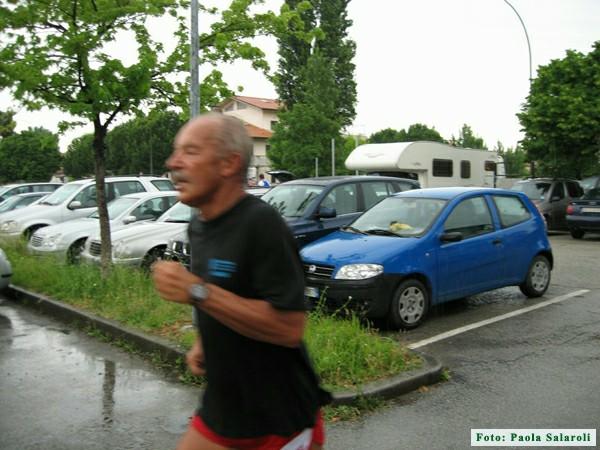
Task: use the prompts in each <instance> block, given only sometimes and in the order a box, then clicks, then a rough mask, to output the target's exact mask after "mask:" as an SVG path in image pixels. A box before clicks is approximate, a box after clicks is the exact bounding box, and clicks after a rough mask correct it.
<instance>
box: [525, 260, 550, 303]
mask: <svg viewBox="0 0 600 450" xmlns="http://www.w3.org/2000/svg"><path fill="white" fill-rule="evenodd" d="M551 270H552V269H551V268H550V261H548V258H546V257H545V256H543V255H537V256H536V257H535V258H533V261H532V262H531V265H530V266H529V270H528V271H527V278H525V281H523V283H521V285H520V286H519V289H521V292H522V293H523V294H525V295H526V296H527V297H541V296H542V295H544V293H545V292H546V290H547V289H548V286H549V285H550V272H551Z"/></svg>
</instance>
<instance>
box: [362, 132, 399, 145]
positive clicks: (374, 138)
mask: <svg viewBox="0 0 600 450" xmlns="http://www.w3.org/2000/svg"><path fill="white" fill-rule="evenodd" d="M400 136H401V135H400V131H398V130H394V129H393V128H385V129H383V130H379V131H376V132H375V133H373V134H372V135H371V136H369V143H370V144H384V143H386V142H400Z"/></svg>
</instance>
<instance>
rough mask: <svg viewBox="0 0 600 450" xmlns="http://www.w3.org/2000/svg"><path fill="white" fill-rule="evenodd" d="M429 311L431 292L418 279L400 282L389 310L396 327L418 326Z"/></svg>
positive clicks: (390, 320) (406, 328) (392, 323)
mask: <svg viewBox="0 0 600 450" xmlns="http://www.w3.org/2000/svg"><path fill="white" fill-rule="evenodd" d="M428 311H429V292H428V291H427V288H426V287H425V286H424V285H423V283H421V282H420V281H419V280H416V279H409V280H405V281H403V282H402V283H400V286H398V289H396V293H395V294H394V298H393V300H392V304H391V306H390V312H389V316H388V319H389V322H390V324H391V325H392V326H393V327H395V328H403V329H405V330H409V329H412V328H416V327H418V326H419V325H420V324H421V322H423V320H424V319H425V316H426V315H427V312H428Z"/></svg>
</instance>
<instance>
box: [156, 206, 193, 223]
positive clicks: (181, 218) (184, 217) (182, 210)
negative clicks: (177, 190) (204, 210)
mask: <svg viewBox="0 0 600 450" xmlns="http://www.w3.org/2000/svg"><path fill="white" fill-rule="evenodd" d="M192 213H193V210H192V208H191V207H189V206H188V205H186V204H185V203H181V202H179V203H176V204H175V206H173V207H171V208H170V209H169V210H168V211H167V212H165V213H164V214H163V215H162V216H160V218H159V219H158V222H180V223H187V222H189V221H190V220H191V218H192Z"/></svg>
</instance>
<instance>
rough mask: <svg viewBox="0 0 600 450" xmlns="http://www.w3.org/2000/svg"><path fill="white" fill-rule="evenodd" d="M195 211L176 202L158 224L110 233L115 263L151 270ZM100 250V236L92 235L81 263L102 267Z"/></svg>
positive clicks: (141, 225) (137, 225)
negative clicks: (170, 240)
mask: <svg viewBox="0 0 600 450" xmlns="http://www.w3.org/2000/svg"><path fill="white" fill-rule="evenodd" d="M194 211H195V210H194V209H192V208H190V207H189V206H187V205H185V204H183V203H177V204H176V205H175V206H173V207H172V208H171V209H170V210H168V211H167V212H166V213H164V214H163V215H162V216H161V217H160V218H159V219H158V220H157V221H156V222H148V223H139V224H134V225H132V226H130V227H126V228H122V229H120V230H116V231H115V232H114V233H111V240H112V261H113V263H115V264H120V265H128V266H139V267H142V268H144V269H148V268H150V266H151V265H152V263H153V262H154V261H157V260H159V259H162V257H163V255H164V253H165V250H166V248H167V244H168V242H169V239H171V238H172V237H173V236H175V235H178V234H180V233H182V232H183V231H184V230H185V229H186V228H187V226H188V223H189V221H190V219H191V217H192V214H194ZM100 251H101V242H100V236H99V234H96V235H93V236H90V238H89V239H88V240H87V241H86V243H85V248H84V250H83V253H82V254H81V258H82V261H83V262H86V263H92V264H100Z"/></svg>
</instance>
